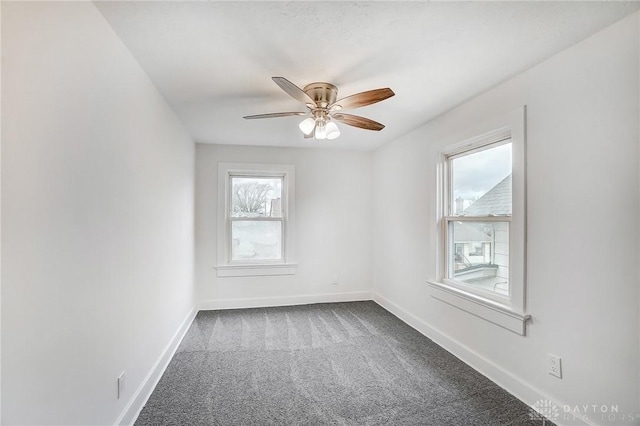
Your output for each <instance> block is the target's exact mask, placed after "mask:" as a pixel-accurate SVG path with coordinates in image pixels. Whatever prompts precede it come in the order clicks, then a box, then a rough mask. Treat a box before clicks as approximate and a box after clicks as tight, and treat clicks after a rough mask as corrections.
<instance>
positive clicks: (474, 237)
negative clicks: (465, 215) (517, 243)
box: [449, 221, 509, 296]
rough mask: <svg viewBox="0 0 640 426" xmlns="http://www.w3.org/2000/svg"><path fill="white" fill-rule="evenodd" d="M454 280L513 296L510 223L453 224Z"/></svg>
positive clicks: (450, 258) (451, 233)
mask: <svg viewBox="0 0 640 426" xmlns="http://www.w3.org/2000/svg"><path fill="white" fill-rule="evenodd" d="M449 232H450V235H451V237H452V243H453V244H452V248H451V252H450V254H449V265H450V277H452V278H454V279H456V280H457V281H461V282H463V283H465V284H468V285H470V286H473V287H476V288H482V289H485V290H489V291H492V292H495V293H498V294H502V295H505V296H508V295H509V222H467V221H465V222H461V221H452V222H449Z"/></svg>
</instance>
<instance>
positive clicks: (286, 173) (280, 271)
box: [215, 162, 297, 277]
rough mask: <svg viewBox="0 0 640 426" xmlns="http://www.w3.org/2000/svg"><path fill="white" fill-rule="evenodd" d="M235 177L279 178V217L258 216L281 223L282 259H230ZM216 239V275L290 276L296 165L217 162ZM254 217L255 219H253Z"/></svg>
mask: <svg viewBox="0 0 640 426" xmlns="http://www.w3.org/2000/svg"><path fill="white" fill-rule="evenodd" d="M234 177H267V178H268V177H280V178H282V194H281V195H282V212H283V214H282V218H278V219H272V218H268V219H265V218H259V219H256V220H277V221H280V222H281V223H282V259H277V260H267V259H265V260H261V261H255V262H254V261H250V260H246V261H245V260H233V259H232V258H231V226H232V223H233V219H232V218H231V216H230V214H229V209H230V206H231V188H230V184H231V179H232V178H234ZM217 202H218V238H217V246H218V253H217V265H216V266H215V269H216V271H217V275H218V276H219V277H241V276H261V275H293V274H295V273H296V267H297V264H296V262H295V238H294V237H295V235H294V233H295V166H293V165H284V164H258V163H223V162H221V163H218V200H217ZM252 220H254V219H252Z"/></svg>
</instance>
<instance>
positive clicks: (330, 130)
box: [327, 121, 340, 140]
mask: <svg viewBox="0 0 640 426" xmlns="http://www.w3.org/2000/svg"><path fill="white" fill-rule="evenodd" d="M338 136H340V129H339V128H338V126H337V125H336V123H334V122H333V121H329V122H328V123H327V139H329V140H333V139H335V138H337V137H338Z"/></svg>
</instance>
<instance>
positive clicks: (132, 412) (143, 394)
mask: <svg viewBox="0 0 640 426" xmlns="http://www.w3.org/2000/svg"><path fill="white" fill-rule="evenodd" d="M197 313H198V310H197V309H193V310H192V311H191V312H190V313H189V315H187V317H186V318H185V319H184V320H183V321H182V324H180V327H178V330H177V331H176V333H175V334H174V335H173V337H172V338H171V341H170V342H169V344H168V345H167V346H166V347H165V349H164V351H162V354H161V355H160V357H159V358H158V360H157V361H156V363H155V364H154V365H153V367H152V368H151V370H150V371H149V374H147V377H145V378H144V380H143V381H142V384H141V385H140V386H139V387H138V389H137V390H136V392H135V393H134V394H133V396H132V397H131V400H130V401H129V403H128V404H127V406H126V407H125V408H124V410H123V411H122V414H120V417H118V420H116V423H115V424H116V425H117V426H120V425H122V426H129V425H133V423H134V422H135V421H136V419H137V418H138V415H139V414H140V411H142V408H143V407H144V405H145V404H146V403H147V400H148V399H149V397H150V396H151V393H152V392H153V390H154V389H155V387H156V385H157V384H158V382H159V381H160V378H161V377H162V374H163V373H164V371H165V370H166V369H167V366H168V365H169V362H170V361H171V358H173V355H174V354H175V352H176V350H177V349H178V346H179V345H180V342H182V339H183V338H184V336H185V334H187V330H189V326H190V325H191V323H192V322H193V319H194V318H195V317H196V314H197Z"/></svg>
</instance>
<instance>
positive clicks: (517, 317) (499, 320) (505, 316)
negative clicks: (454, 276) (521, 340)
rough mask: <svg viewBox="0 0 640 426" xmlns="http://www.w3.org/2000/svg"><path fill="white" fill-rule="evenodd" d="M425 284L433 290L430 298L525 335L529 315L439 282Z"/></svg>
mask: <svg viewBox="0 0 640 426" xmlns="http://www.w3.org/2000/svg"><path fill="white" fill-rule="evenodd" d="M427 283H428V284H429V285H430V286H431V288H432V289H433V292H432V294H431V296H432V297H434V298H436V299H438V300H440V301H442V302H444V303H447V304H449V305H451V306H454V307H456V308H458V309H461V310H463V311H465V312H468V313H470V314H472V315H475V316H477V317H480V318H482V319H484V320H486V321H489V322H491V323H493V324H496V325H499V326H500V327H502V328H505V329H507V330H509V331H512V332H514V333H516V334H520V335H522V336H524V335H525V334H526V323H527V321H528V320H529V319H531V315H526V314H521V313H519V312H516V311H514V310H512V309H510V308H509V307H507V306H504V305H501V304H499V303H497V302H494V301H492V300H489V299H485V298H483V297H481V296H478V295H476V294H473V293H469V292H466V291H463V290H459V289H457V288H453V287H450V286H448V285H445V284H442V283H439V282H435V281H427Z"/></svg>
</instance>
